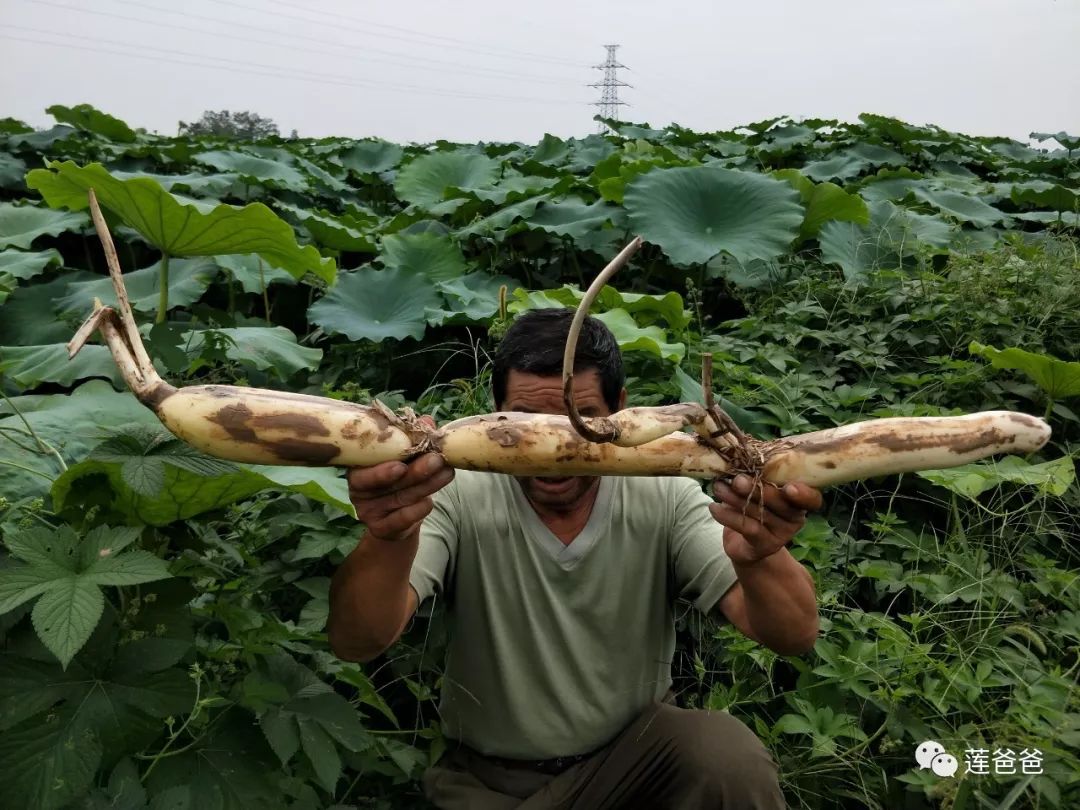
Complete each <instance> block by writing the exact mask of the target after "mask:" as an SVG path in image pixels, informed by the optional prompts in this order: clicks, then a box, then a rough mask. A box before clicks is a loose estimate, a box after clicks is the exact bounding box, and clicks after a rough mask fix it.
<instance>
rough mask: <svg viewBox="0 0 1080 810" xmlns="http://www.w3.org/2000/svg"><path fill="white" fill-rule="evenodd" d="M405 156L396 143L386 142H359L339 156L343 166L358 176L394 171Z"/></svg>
mask: <svg viewBox="0 0 1080 810" xmlns="http://www.w3.org/2000/svg"><path fill="white" fill-rule="evenodd" d="M403 154H404V152H403V150H402V148H401V147H400V146H398V145H397V144H396V143H388V142H386V141H376V140H372V141H357V142H356V143H354V144H353V145H352V146H350V147H349V148H348V149H346V150H345V151H343V152H341V153H339V154H338V156H337V159H338V160H339V161H340V162H341V165H342V166H344V167H345V168H346V169H349V170H350V171H354V172H356V173H357V174H378V173H379V172H385V171H387V170H388V169H392V168H394V167H395V166H397V165H398V164H399V163H400V162H401V157H402V155H403Z"/></svg>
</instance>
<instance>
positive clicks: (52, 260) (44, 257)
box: [0, 248, 63, 281]
mask: <svg viewBox="0 0 1080 810" xmlns="http://www.w3.org/2000/svg"><path fill="white" fill-rule="evenodd" d="M62 262H63V258H62V257H61V256H60V253H59V252H58V251H56V250H53V249H52V248H49V249H48V250H43V251H41V252H39V253H24V252H23V251H21V250H2V251H0V273H8V274H10V275H12V276H14V277H15V278H18V279H22V280H23V281H27V280H28V279H31V278H33V277H34V276H37V275H41V274H42V273H44V272H45V269H46V268H48V267H51V266H52V265H60V264H61V263H62Z"/></svg>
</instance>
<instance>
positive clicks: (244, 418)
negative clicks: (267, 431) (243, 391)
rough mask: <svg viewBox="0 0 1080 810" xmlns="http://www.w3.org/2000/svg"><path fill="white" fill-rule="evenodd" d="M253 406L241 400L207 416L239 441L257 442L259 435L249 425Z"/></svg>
mask: <svg viewBox="0 0 1080 810" xmlns="http://www.w3.org/2000/svg"><path fill="white" fill-rule="evenodd" d="M252 415H253V414H252V413H251V408H249V407H248V406H247V405H244V404H243V403H240V402H234V403H233V404H232V405H226V406H224V407H223V408H221V409H220V410H218V412H217V413H215V414H214V415H213V416H208V417H207V418H208V419H209V420H210V421H211V422H213V423H214V424H216V425H221V427H222V428H224V429H225V432H226V433H228V434H229V436H231V437H232V438H233V439H235V440H236V441H238V442H251V443H254V444H257V443H258V441H259V437H258V436H257V435H256V434H255V431H254V430H252V428H251V426H250V425H248V421H249V420H250V419H251V417H252Z"/></svg>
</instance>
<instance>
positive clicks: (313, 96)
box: [0, 0, 1080, 142]
mask: <svg viewBox="0 0 1080 810" xmlns="http://www.w3.org/2000/svg"><path fill="white" fill-rule="evenodd" d="M181 9H183V10H182V11H181ZM172 10H176V11H172ZM46 43H51V44H46ZM606 43H619V44H620V45H621V46H622V47H621V48H620V50H619V58H620V61H621V62H623V63H624V64H626V65H627V66H628V67H629V68H630V70H628V71H620V78H622V79H623V80H624V81H627V82H629V83H630V84H632V85H634V87H633V88H632V89H625V88H624V89H622V90H621V91H620V97H621V98H622V99H624V100H626V101H629V102H630V103H631V104H632V106H631V107H629V108H623V109H624V112H623V114H622V116H621V117H622V118H623V119H624V120H632V121H648V122H649V123H651V124H653V125H654V126H657V125H662V124H666V123H669V122H672V121H674V122H677V123H679V124H682V125H683V126H687V127H690V128H693V129H697V130H701V131H708V130H717V129H726V128H731V127H734V126H737V125H740V124H745V123H749V122H752V121H756V120H760V119H763V118H766V117H769V116H774V115H782V114H787V115H791V116H794V117H823V118H840V119H843V120H853V119H854V118H855V117H856V116H857V115H858V114H859V113H860V112H874V113H880V114H884V115H891V116H895V117H897V118H901V119H904V120H906V121H909V122H912V123H933V124H938V125H939V126H942V127H945V128H946V129H951V130H955V131H960V132H965V133H968V134H973V135H1007V136H1012V137H1015V138H1018V139H1022V140H1026V138H1027V135H1028V133H1030V132H1032V131H1049V132H1056V131H1059V130H1062V129H1064V130H1066V131H1068V132H1071V133H1073V134H1078V133H1080V0H813V2H807V0H758V1H757V2H751V3H747V2H716V0H713V2H709V1H708V0H695V1H694V2H689V1H687V0H683V1H682V2H679V1H677V0H659V1H658V0H619V2H615V1H614V0H592V1H591V2H586V1H584V0H583V1H582V2H569V0H544V2H533V3H513V2H506V0H502V2H494V0H474V1H470V0H461V2H457V3H450V2H437V1H436V0H412V1H411V2H401V1H399V2H392V3H391V2H381V3H372V2H351V3H350V2H346V0H309V2H306V3H304V2H302V1H301V0H187V2H183V3H181V2H176V0H173V2H170V1H169V0H0V117H3V116H6V115H11V116H14V117H17V118H21V119H23V120H24V121H27V122H29V123H31V124H34V125H36V126H49V125H51V123H52V119H51V117H50V116H48V115H46V114H45V112H44V110H45V108H46V107H48V106H49V105H51V104H66V105H73V104H78V103H82V102H89V103H91V104H94V105H95V106H97V107H99V108H100V109H103V110H105V111H107V112H110V113H112V114H113V115H117V116H119V117H120V118H122V119H124V120H125V121H127V122H128V123H129V124H130V125H132V126H143V127H146V128H147V129H150V130H156V131H158V132H161V133H163V134H175V133H176V126H177V122H178V121H179V120H185V121H190V120H193V119H197V118H199V116H200V115H201V114H202V112H203V111H204V110H207V109H215V110H218V109H230V110H252V111H254V112H257V113H259V114H260V115H264V116H268V117H270V118H272V119H274V120H275V121H276V122H277V123H278V125H279V126H280V128H281V131H282V133H283V134H286V133H288V132H289V130H291V129H293V128H296V129H297V130H298V131H299V133H300V135H301V136H321V135H343V136H351V137H364V136H372V135H374V136H379V137H383V138H387V139H390V140H394V141H399V142H407V141H417V142H423V141H430V140H435V139H438V138H445V139H448V140H457V141H477V140H488V141H502V140H521V141H526V142H535V141H536V140H538V139H539V138H540V137H541V136H542V135H543V134H544V133H545V132H551V133H554V134H556V135H560V136H569V135H584V134H587V133H589V132H592V131H594V130H595V128H596V124H595V122H593V121H592V115H593V114H594V113H595V108H594V107H591V106H589V102H592V101H596V100H598V98H599V91H598V90H596V89H593V88H589V87H586V86H585V85H586V84H588V83H589V82H594V81H599V80H600V78H601V73H600V71H597V70H592V69H590V65H593V64H596V63H599V62H601V61H603V58H604V56H605V52H604V49H603V45H604V44H606Z"/></svg>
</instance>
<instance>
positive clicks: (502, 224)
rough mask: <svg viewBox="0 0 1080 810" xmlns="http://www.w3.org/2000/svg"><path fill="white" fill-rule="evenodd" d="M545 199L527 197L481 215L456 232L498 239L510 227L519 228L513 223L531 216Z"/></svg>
mask: <svg viewBox="0 0 1080 810" xmlns="http://www.w3.org/2000/svg"><path fill="white" fill-rule="evenodd" d="M545 199H547V198H546V197H529V198H528V199H525V200H521V201H519V202H516V203H511V204H510V205H507V206H504V207H503V208H500V209H499V210H498V211H496V212H495V213H493V214H490V215H489V216H486V217H481V218H480V219H477V220H474V221H473V222H470V223H469V224H468V225H466V226H465V227H464V228H461V229H460V230H459V231H457V234H458V236H459V237H469V236H489V237H492V238H495V239H498V238H500V237H501V236H502V235H504V234H505V233H506V232H507V231H508V230H509V229H510V228H511V227H516V228H517V229H518V230H520V229H521V227H522V226H520V225H515V223H517V222H518V220H521V219H525V218H527V217H530V216H532V214H533V212H534V211H535V210H536V208H537V206H539V205H540V203H541V202H543V201H544V200H545Z"/></svg>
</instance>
